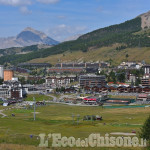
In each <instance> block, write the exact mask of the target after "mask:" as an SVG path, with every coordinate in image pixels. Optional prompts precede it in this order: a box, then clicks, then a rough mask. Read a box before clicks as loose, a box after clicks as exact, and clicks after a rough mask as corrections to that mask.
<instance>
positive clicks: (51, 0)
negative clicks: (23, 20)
mask: <svg viewBox="0 0 150 150" xmlns="http://www.w3.org/2000/svg"><path fill="white" fill-rule="evenodd" d="M37 1H38V2H40V3H43V4H55V3H57V2H59V0H37Z"/></svg>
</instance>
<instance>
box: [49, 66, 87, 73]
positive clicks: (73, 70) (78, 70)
mask: <svg viewBox="0 0 150 150" xmlns="http://www.w3.org/2000/svg"><path fill="white" fill-rule="evenodd" d="M48 72H49V73H81V72H85V69H84V68H73V67H72V68H71V67H70V68H69V67H67V68H61V67H58V68H56V67H55V68H49V69H48Z"/></svg>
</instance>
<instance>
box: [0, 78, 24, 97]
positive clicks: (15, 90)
mask: <svg viewBox="0 0 150 150" xmlns="http://www.w3.org/2000/svg"><path fill="white" fill-rule="evenodd" d="M0 97H1V98H14V99H19V98H23V89H22V85H21V83H20V82H19V81H15V80H11V81H4V82H3V85H1V86H0Z"/></svg>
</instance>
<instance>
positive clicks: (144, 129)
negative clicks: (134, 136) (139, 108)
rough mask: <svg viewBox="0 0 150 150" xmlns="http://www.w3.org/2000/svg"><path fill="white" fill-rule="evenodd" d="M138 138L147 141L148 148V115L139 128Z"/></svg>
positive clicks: (149, 133) (149, 138) (149, 135)
mask: <svg viewBox="0 0 150 150" xmlns="http://www.w3.org/2000/svg"><path fill="white" fill-rule="evenodd" d="M140 137H141V138H143V139H146V140H147V142H148V144H149V146H148V147H149V148H150V115H149V117H148V118H147V119H146V121H145V123H144V125H143V126H142V128H141V131H140Z"/></svg>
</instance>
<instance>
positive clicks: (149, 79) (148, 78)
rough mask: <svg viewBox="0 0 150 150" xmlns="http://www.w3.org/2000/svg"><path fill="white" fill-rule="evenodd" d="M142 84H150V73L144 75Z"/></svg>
mask: <svg viewBox="0 0 150 150" xmlns="http://www.w3.org/2000/svg"><path fill="white" fill-rule="evenodd" d="M141 84H142V86H150V75H144V76H143V78H142V80H141Z"/></svg>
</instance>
